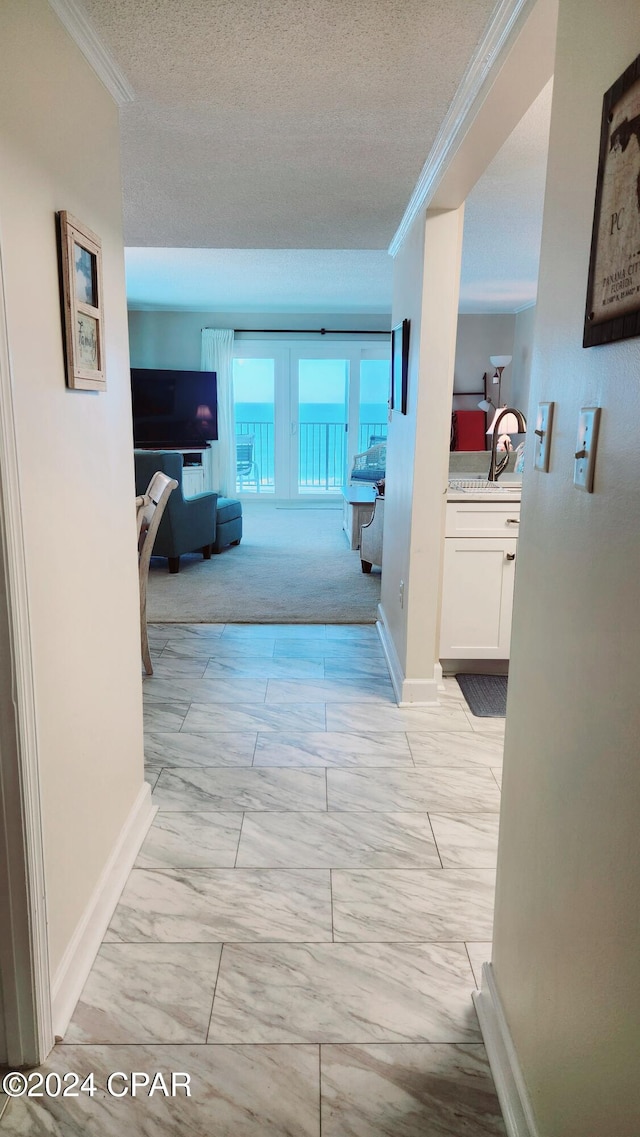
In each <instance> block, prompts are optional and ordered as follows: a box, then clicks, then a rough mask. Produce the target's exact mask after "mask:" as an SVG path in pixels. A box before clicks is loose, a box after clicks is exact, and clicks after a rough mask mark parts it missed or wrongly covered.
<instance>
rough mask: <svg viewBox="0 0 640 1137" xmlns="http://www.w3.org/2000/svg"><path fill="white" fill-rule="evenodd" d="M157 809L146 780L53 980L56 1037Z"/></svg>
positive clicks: (60, 1034) (61, 1033)
mask: <svg viewBox="0 0 640 1137" xmlns="http://www.w3.org/2000/svg"><path fill="white" fill-rule="evenodd" d="M156 813H157V807H156V806H153V805H152V804H151V787H150V786H149V785H147V783H146V782H144V783H143V786H142V789H141V790H140V793H139V794H138V797H137V798H136V800H135V802H134V805H133V808H132V810H131V812H130V814H129V816H128V818H127V820H126V821H125V824H124V826H123V828H122V830H121V832H120V836H119V838H118V840H117V842H116V845H115V847H114V849H113V852H112V853H111V856H110V857H109V860H108V861H107V863H106V865H105V867H104V869H103V872H102V874H101V876H100V879H99V881H98V883H97V885H96V887H95V889H94V892H93V895H92V897H91V899H90V901H89V903H88V905H87V907H86V909H85V911H84V914H83V916H82V919H81V920H80V923H79V924H78V926H77V928H76V930H75V932H74V934H73V936H72V938H71V940H70V942H69V946H68V947H67V950H66V951H65V953H64V955H63V957H62V960H61V963H60V966H59V967H58V970H57V972H56V974H55V976H54V977H53V979H52V983H51V1001H52V1008H51V1013H52V1017H53V1030H54V1034H55V1035H56V1038H63V1037H64V1032H65V1030H66V1029H67V1027H68V1025H69V1020H70V1019H71V1016H72V1014H73V1012H74V1010H75V1007H76V1003H77V1002H78V999H79V998H80V994H81V992H82V988H83V987H84V985H85V983H86V980H87V976H88V974H89V972H90V971H91V968H92V967H93V963H94V960H95V958H96V955H97V954H98V949H99V947H100V944H101V943H102V940H103V939H104V934H105V932H106V930H107V928H108V927H109V924H110V922H111V917H112V916H113V912H114V909H115V907H116V904H117V903H118V900H119V899H120V894H121V892H122V889H123V888H124V886H125V883H126V880H127V877H128V876H129V873H130V871H131V868H132V867H133V863H134V861H135V859H136V857H137V855H138V852H139V850H140V846H141V845H142V842H143V841H144V839H145V837H146V835H147V831H148V829H149V826H150V825H151V822H152V821H153V818H154V817H155V815H156Z"/></svg>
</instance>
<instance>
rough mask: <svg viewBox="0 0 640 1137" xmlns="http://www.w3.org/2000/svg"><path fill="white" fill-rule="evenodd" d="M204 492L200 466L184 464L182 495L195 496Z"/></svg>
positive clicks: (202, 474) (202, 472) (202, 473)
mask: <svg viewBox="0 0 640 1137" xmlns="http://www.w3.org/2000/svg"><path fill="white" fill-rule="evenodd" d="M203 492H204V470H203V468H202V466H185V467H184V469H183V471H182V493H183V496H184V497H195V495H196V494H198V493H203Z"/></svg>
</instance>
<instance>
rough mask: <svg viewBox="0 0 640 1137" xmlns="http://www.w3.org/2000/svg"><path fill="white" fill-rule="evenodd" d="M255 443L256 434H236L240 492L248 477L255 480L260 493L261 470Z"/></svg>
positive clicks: (237, 472)
mask: <svg viewBox="0 0 640 1137" xmlns="http://www.w3.org/2000/svg"><path fill="white" fill-rule="evenodd" d="M255 445H256V436H255V434H238V435H236V478H237V480H238V487H239V490H240V492H242V490H243V488H244V481H245V478H246V479H248V480H249V481H250V482H253V481H255V483H256V491H257V493H260V471H259V469H258V463H257V462H256V460H255V458H254V452H255Z"/></svg>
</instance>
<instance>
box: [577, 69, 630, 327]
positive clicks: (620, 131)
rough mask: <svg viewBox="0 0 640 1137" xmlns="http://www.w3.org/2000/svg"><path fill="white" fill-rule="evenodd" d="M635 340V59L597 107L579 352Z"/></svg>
mask: <svg viewBox="0 0 640 1137" xmlns="http://www.w3.org/2000/svg"><path fill="white" fill-rule="evenodd" d="M638 335H640V55H639V56H638V58H637V59H635V60H634V62H633V63H632V64H631V66H630V67H628V68H627V69H626V71H624V72H623V74H622V75H621V76H620V77H619V78H618V79H617V80H616V82H615V83H614V84H613V86H611V87H610V88H609V90H608V91H607V92H606V94H605V96H604V99H603V103H602V123H601V129H600V155H599V160H598V180H597V184H596V200H595V207H594V216H593V231H592V235H591V257H590V260H589V279H588V284H587V302H586V309H585V320H584V335H583V340H582V346H583V347H596V346H598V345H600V344H606V343H614V342H615V341H616V340H622V339H628V338H629V337H631V336H638Z"/></svg>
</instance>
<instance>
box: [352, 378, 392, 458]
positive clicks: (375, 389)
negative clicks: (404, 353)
mask: <svg viewBox="0 0 640 1137" xmlns="http://www.w3.org/2000/svg"><path fill="white" fill-rule="evenodd" d="M390 372H391V367H390V363H389V360H388V359H362V360H361V361H360V392H359V395H360V398H359V404H358V453H359V454H361V453H362V451H363V450H368V448H369V447H370V446H374V445H375V444H376V442H383V441H384V439H386V437H387V419H388V413H389V405H388V404H389V385H390V382H391V378H390Z"/></svg>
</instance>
